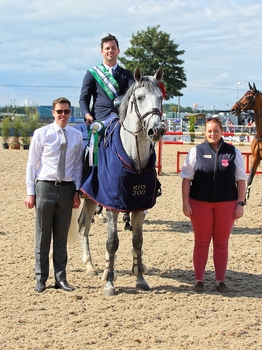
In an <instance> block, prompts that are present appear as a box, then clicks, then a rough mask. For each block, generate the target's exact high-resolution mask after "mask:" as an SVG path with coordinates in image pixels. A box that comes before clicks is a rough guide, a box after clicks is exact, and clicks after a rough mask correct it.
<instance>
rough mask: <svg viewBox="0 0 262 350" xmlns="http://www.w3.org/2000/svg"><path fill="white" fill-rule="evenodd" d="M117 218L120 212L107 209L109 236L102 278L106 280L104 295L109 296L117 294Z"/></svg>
mask: <svg viewBox="0 0 262 350" xmlns="http://www.w3.org/2000/svg"><path fill="white" fill-rule="evenodd" d="M117 218H118V212H117V211H113V210H108V211H107V231H108V237H107V242H106V249H107V252H106V266H105V270H104V273H103V277H102V280H103V281H106V285H105V287H104V296H105V297H109V296H113V295H115V294H116V289H115V287H114V281H115V280H116V278H117V273H116V271H115V269H114V266H115V258H116V255H115V253H116V251H117V250H118V246H119V238H118V235H117Z"/></svg>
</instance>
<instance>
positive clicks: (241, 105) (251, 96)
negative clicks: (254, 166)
mask: <svg viewBox="0 0 262 350" xmlns="http://www.w3.org/2000/svg"><path fill="white" fill-rule="evenodd" d="M259 93H260V92H259V91H257V92H254V91H252V90H249V91H247V92H246V93H245V95H244V96H247V97H248V98H247V101H246V102H245V103H240V102H239V101H238V102H236V105H237V108H238V109H239V110H240V112H243V111H245V110H246V108H247V106H248V105H249V104H251V103H253V102H254V101H255V99H256V97H257V95H258V94H259ZM261 115H262V114H257V113H256V116H257V117H259V116H261ZM254 137H255V139H256V140H257V141H258V144H259V145H260V142H261V141H262V138H261V137H258V136H257V134H256V135H255V136H254Z"/></svg>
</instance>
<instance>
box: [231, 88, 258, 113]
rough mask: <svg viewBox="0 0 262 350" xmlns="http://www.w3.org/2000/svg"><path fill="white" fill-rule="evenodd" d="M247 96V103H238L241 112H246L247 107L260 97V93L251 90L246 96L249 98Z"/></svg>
mask: <svg viewBox="0 0 262 350" xmlns="http://www.w3.org/2000/svg"><path fill="white" fill-rule="evenodd" d="M247 95H248V97H249V98H247V101H246V102H245V103H240V102H239V101H237V102H236V105H237V108H238V109H239V110H240V112H244V111H245V110H246V108H247V106H248V105H249V104H250V103H253V102H254V101H255V99H256V97H257V95H258V92H257V93H255V92H253V91H251V90H250V91H247V92H246V93H245V95H244V96H247Z"/></svg>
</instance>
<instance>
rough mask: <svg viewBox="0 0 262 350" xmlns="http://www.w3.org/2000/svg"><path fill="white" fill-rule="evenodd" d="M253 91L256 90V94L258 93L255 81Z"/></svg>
mask: <svg viewBox="0 0 262 350" xmlns="http://www.w3.org/2000/svg"><path fill="white" fill-rule="evenodd" d="M253 91H254V93H255V94H256V93H257V88H256V85H255V83H253Z"/></svg>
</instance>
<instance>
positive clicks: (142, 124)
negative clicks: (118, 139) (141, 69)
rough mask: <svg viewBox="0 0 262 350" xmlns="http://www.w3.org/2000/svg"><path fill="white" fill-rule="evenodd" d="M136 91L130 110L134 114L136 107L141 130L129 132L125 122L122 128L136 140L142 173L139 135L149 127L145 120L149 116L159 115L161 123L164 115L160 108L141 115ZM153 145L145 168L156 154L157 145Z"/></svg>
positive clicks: (154, 108)
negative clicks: (154, 153)
mask: <svg viewBox="0 0 262 350" xmlns="http://www.w3.org/2000/svg"><path fill="white" fill-rule="evenodd" d="M135 90H136V88H135V89H134V91H133V93H132V97H131V98H132V100H131V110H130V113H131V112H132V109H133V106H134V109H135V112H136V115H137V117H138V119H139V123H140V128H139V129H138V130H137V131H131V130H128V129H126V127H125V125H124V121H121V126H122V128H123V129H124V130H125V131H127V132H128V133H130V134H131V135H133V136H134V137H135V140H136V150H137V155H138V161H139V168H140V172H141V171H142V170H143V169H142V165H141V158H140V154H139V147H138V134H139V133H140V132H141V131H142V130H146V127H147V125H146V123H145V121H144V119H145V118H146V117H147V116H149V115H151V117H152V116H153V115H155V114H156V115H158V116H159V117H160V121H161V116H162V113H161V111H160V110H159V109H158V108H156V107H153V108H151V109H150V110H149V111H147V112H146V113H144V114H143V115H141V113H140V111H139V108H138V105H137V99H136V96H135ZM148 122H149V121H148ZM152 145H153V147H151V149H150V152H149V157H148V160H147V162H146V164H145V165H144V167H143V168H145V167H146V165H147V163H148V161H149V159H150V156H151V154H152V153H153V152H154V145H155V144H154V143H153V144H152Z"/></svg>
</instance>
